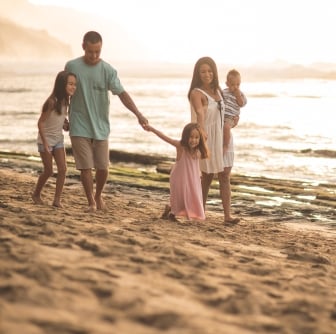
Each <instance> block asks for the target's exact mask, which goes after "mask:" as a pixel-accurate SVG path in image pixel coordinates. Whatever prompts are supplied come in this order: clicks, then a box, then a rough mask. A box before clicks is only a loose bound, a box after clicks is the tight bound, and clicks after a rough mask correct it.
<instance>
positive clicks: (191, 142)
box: [145, 123, 209, 220]
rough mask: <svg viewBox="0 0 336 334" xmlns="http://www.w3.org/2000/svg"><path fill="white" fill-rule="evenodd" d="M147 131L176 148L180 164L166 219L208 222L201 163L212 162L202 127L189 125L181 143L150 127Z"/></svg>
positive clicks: (173, 177)
mask: <svg viewBox="0 0 336 334" xmlns="http://www.w3.org/2000/svg"><path fill="white" fill-rule="evenodd" d="M145 129H146V130H147V131H151V132H153V133H155V134H156V135H157V136H158V137H159V138H161V139H162V140H164V141H166V142H167V143H169V144H171V145H173V146H175V147H176V163H175V165H174V166H173V168H172V170H171V172H170V206H168V205H167V206H166V209H165V212H164V214H163V215H162V218H168V219H170V220H176V218H175V217H176V216H184V217H187V218H188V219H191V218H194V219H200V220H204V219H205V214H204V207H203V198H202V186H201V177H200V169H199V160H200V159H206V158H208V155H209V153H208V148H207V145H206V142H205V138H204V134H203V132H202V131H201V128H200V126H199V125H198V124H197V123H189V124H187V125H186V126H185V127H184V129H183V131H182V138H181V140H175V139H172V138H169V137H167V136H166V135H164V134H163V133H162V132H160V131H158V130H156V129H155V128H153V127H152V126H150V125H147V126H146V127H145Z"/></svg>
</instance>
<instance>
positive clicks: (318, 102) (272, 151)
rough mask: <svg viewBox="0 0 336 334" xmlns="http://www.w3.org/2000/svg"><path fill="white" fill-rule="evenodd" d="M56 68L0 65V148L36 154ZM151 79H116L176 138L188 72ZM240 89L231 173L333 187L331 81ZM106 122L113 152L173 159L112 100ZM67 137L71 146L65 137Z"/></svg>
mask: <svg viewBox="0 0 336 334" xmlns="http://www.w3.org/2000/svg"><path fill="white" fill-rule="evenodd" d="M62 66H63V63H62V64H60V66H59V65H58V64H39V65H36V64H34V65H32V64H16V63H12V64H2V65H0V150H2V151H3V150H7V151H17V152H26V153H31V154H37V151H36V136H37V120H38V117H39V114H40V110H41V106H42V104H43V102H44V101H45V99H46V98H47V96H49V94H50V92H51V90H52V87H53V84H54V79H55V75H56V73H57V72H58V71H59V70H61V69H62ZM153 73H154V72H151V73H148V72H144V74H141V73H140V74H139V71H138V72H137V74H136V75H132V73H131V72H130V71H129V72H128V73H127V72H125V74H123V73H121V72H119V75H120V77H121V81H122V83H123V85H124V87H125V88H126V90H127V91H128V92H129V93H130V95H131V96H132V97H133V99H134V101H135V102H136V104H137V106H138V108H139V109H140V111H141V112H142V113H143V114H144V115H145V116H146V117H147V118H148V119H149V121H150V123H151V124H152V125H153V126H155V127H157V128H158V129H160V130H161V131H163V132H164V133H166V134H167V135H169V136H172V137H174V138H180V136H181V131H182V128H183V126H184V125H185V124H186V123H188V122H189V121H190V107H189V103H188V100H187V92H188V89H189V85H190V80H191V71H190V73H188V71H186V72H185V73H181V74H179V75H172V74H171V73H169V71H166V72H164V71H162V73H161V72H160V71H159V72H155V74H153ZM223 80H224V78H223ZM222 84H223V85H224V82H223V83H222ZM241 89H242V90H243V91H244V92H245V94H246V95H247V98H248V103H247V105H246V106H245V107H244V108H242V109H241V118H240V122H239V125H238V126H237V127H236V128H235V129H233V135H234V143H235V150H236V154H235V166H234V169H233V172H234V173H238V174H246V175H252V176H265V177H271V178H278V179H294V180H303V181H310V182H315V183H335V182H336V131H335V125H334V122H333V118H334V117H333V116H334V113H335V110H336V95H335V94H334V92H335V91H336V81H333V80H322V79H321V80H302V79H301V80H294V79H288V80H281V81H276V80H273V81H271V82H262V81H249V82H242V85H241ZM110 118H111V135H110V148H111V149H116V150H123V151H128V152H133V153H152V154H160V155H162V154H163V155H167V156H169V157H174V156H175V149H174V147H172V146H170V145H169V144H167V143H165V142H163V141H162V140H160V139H159V138H157V137H156V136H155V135H154V134H152V133H148V132H146V131H144V130H143V129H142V128H141V127H140V125H139V124H138V123H137V120H136V118H135V117H134V115H133V114H132V113H131V112H129V111H128V110H127V109H126V108H125V107H124V106H123V105H122V104H121V102H120V101H119V99H118V98H117V97H113V96H112V95H111V112H110ZM65 137H66V144H67V145H70V140H69V138H68V134H66V135H65Z"/></svg>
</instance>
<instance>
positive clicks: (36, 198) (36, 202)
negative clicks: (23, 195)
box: [31, 194, 44, 204]
mask: <svg viewBox="0 0 336 334" xmlns="http://www.w3.org/2000/svg"><path fill="white" fill-rule="evenodd" d="M31 198H32V200H33V202H34V204H44V203H43V201H42V199H41V197H40V196H37V195H35V194H31Z"/></svg>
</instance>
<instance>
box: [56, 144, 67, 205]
mask: <svg viewBox="0 0 336 334" xmlns="http://www.w3.org/2000/svg"><path fill="white" fill-rule="evenodd" d="M54 158H55V162H56V165H57V179H56V190H55V197H54V202H53V205H54V206H56V207H59V208H62V204H61V195H62V191H63V186H64V182H65V176H66V170H67V167H66V158H65V150H64V147H62V148H58V149H56V150H54Z"/></svg>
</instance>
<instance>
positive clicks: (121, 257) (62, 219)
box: [0, 167, 336, 334]
mask: <svg viewBox="0 0 336 334" xmlns="http://www.w3.org/2000/svg"><path fill="white" fill-rule="evenodd" d="M36 180H37V174H36V173H33V172H31V171H30V170H26V169H25V168H22V167H21V168H16V169H15V168H14V169H13V168H6V167H4V168H1V169H0V181H1V187H0V303H1V305H0V307H1V308H0V333H1V334H23V333H24V334H42V333H48V334H49V333H50V334H54V333H55V334H56V333H57V334H89V333H92V334H111V333H118V334H131V333H136V334H152V333H153V334H154V333H169V334H171V333H174V334H179V333H181V334H187V333H188V334H198V333H199V334H208V333H214V334H218V333H225V334H256V333H258V334H262V333H284V334H285V333H286V334H287V333H293V334H328V333H330V334H333V333H336V267H335V262H336V241H335V231H334V230H324V229H322V228H321V229H320V228H318V227H314V226H313V225H311V224H305V223H304V222H302V220H301V221H300V223H296V221H295V220H291V221H290V222H286V221H282V222H279V221H275V220H274V219H273V220H271V219H269V217H268V216H245V217H244V218H243V220H242V222H241V223H240V224H238V225H236V226H225V225H224V224H223V223H222V213H221V212H218V211H208V212H207V216H208V218H207V221H205V222H188V221H185V220H183V221H181V222H169V221H166V220H162V219H160V215H161V213H162V209H163V208H164V205H165V204H166V201H167V199H168V195H167V193H166V192H162V191H161V192H160V191H158V190H150V189H146V188H141V187H138V188H137V187H129V186H126V185H122V184H119V185H118V184H113V185H107V186H106V188H105V200H106V204H107V207H108V212H105V213H103V212H97V213H94V214H87V213H84V209H85V208H86V199H85V197H84V193H83V190H82V187H81V185H80V183H79V181H78V180H76V179H69V178H68V179H67V182H66V185H65V189H64V196H63V198H64V201H63V204H64V207H65V208H64V209H57V208H54V207H52V206H50V205H34V204H33V203H32V201H31V198H30V193H31V192H32V189H33V187H34V185H35V182H36ZM54 186H55V180H54V179H51V180H50V181H49V182H48V184H47V186H46V188H45V190H44V197H45V199H46V200H47V202H48V203H49V204H51V202H52V196H53V192H54Z"/></svg>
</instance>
